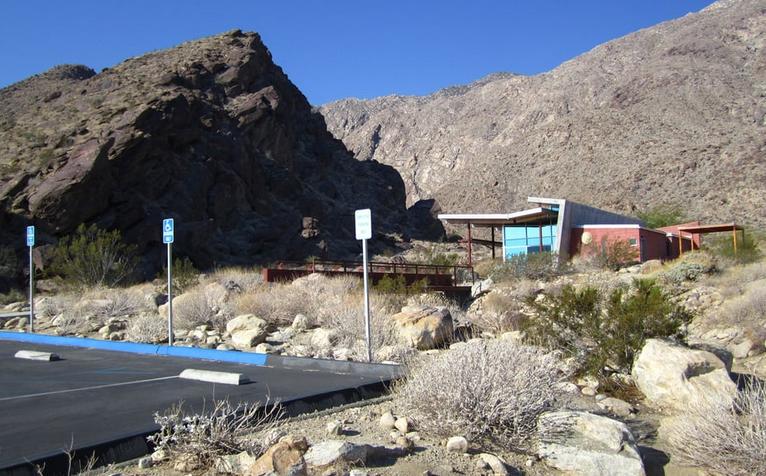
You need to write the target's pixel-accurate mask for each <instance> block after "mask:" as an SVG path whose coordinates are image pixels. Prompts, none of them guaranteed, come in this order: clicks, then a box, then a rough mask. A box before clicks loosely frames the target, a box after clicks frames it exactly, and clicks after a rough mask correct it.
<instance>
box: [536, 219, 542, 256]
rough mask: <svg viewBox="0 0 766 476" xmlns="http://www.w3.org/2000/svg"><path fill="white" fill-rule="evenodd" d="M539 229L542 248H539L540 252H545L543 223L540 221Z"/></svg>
mask: <svg viewBox="0 0 766 476" xmlns="http://www.w3.org/2000/svg"><path fill="white" fill-rule="evenodd" d="M537 231H538V233H539V235H540V249H539V250H538V252H539V253H542V252H543V224H542V223H540V224H538V225H537Z"/></svg>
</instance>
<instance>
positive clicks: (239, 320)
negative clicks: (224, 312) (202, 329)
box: [226, 314, 268, 334]
mask: <svg viewBox="0 0 766 476" xmlns="http://www.w3.org/2000/svg"><path fill="white" fill-rule="evenodd" d="M267 327H268V323H267V322H266V321H264V320H263V319H261V318H260V317H257V316H256V315H255V314H242V315H240V316H237V317H235V318H234V319H232V320H230V321H229V322H227V323H226V332H228V333H229V334H233V333H235V332H237V331H245V330H249V329H266V328H267Z"/></svg>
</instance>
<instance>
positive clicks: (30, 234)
mask: <svg viewBox="0 0 766 476" xmlns="http://www.w3.org/2000/svg"><path fill="white" fill-rule="evenodd" d="M27 246H28V247H29V332H30V333H32V332H34V331H35V265H34V262H33V261H32V249H33V248H34V247H35V227H34V226H28V227H27Z"/></svg>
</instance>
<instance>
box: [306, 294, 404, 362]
mask: <svg viewBox="0 0 766 476" xmlns="http://www.w3.org/2000/svg"><path fill="white" fill-rule="evenodd" d="M395 306H396V305H395V304H393V303H392V302H391V300H390V299H389V298H387V296H380V295H374V294H373V295H371V296H370V322H371V325H372V330H371V333H370V334H371V339H372V347H373V350H376V349H380V348H381V347H384V346H395V345H399V344H401V343H402V342H401V339H400V337H399V331H398V330H397V329H396V327H395V325H394V323H393V321H392V320H391V319H390V316H391V314H393V313H394V312H397V311H398V309H396V308H395ZM319 319H320V321H321V323H322V327H325V328H327V329H333V330H335V331H336V332H337V338H338V340H337V344H336V345H335V347H336V348H341V347H345V348H348V349H351V351H352V353H353V356H354V358H355V359H357V360H364V359H366V358H367V343H366V334H365V321H364V303H363V299H362V296H361V294H359V295H356V296H347V297H345V298H344V299H342V300H340V302H336V303H335V304H334V305H333V306H331V307H329V306H328V307H323V308H322V309H321V310H320V313H319Z"/></svg>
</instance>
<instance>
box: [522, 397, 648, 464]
mask: <svg viewBox="0 0 766 476" xmlns="http://www.w3.org/2000/svg"><path fill="white" fill-rule="evenodd" d="M538 431H539V433H540V443H539V446H538V450H537V455H538V456H539V457H540V458H541V459H542V460H543V461H545V463H547V464H548V465H550V466H552V467H554V468H556V469H558V470H561V471H564V472H567V473H571V474H579V475H593V476H598V475H604V476H606V475H610V476H643V475H644V474H645V472H644V464H643V462H642V461H641V456H640V454H639V452H638V448H637V447H636V443H635V441H634V439H633V435H632V434H631V432H630V430H629V429H628V427H627V426H626V425H625V424H624V423H622V422H619V421H616V420H612V419H610V418H607V417H603V416H599V415H593V414H591V413H586V412H576V411H558V412H548V413H544V414H543V415H541V416H540V418H539V420H538Z"/></svg>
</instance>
